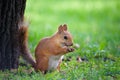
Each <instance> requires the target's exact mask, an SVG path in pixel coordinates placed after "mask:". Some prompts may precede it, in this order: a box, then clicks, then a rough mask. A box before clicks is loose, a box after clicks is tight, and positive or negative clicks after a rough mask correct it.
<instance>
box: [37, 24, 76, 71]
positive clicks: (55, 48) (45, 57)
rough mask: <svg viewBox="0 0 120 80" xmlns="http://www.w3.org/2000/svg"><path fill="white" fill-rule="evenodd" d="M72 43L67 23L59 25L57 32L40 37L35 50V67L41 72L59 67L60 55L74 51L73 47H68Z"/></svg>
mask: <svg viewBox="0 0 120 80" xmlns="http://www.w3.org/2000/svg"><path fill="white" fill-rule="evenodd" d="M65 37H67V39H66V38H65ZM72 45H73V41H72V36H71V34H70V32H69V31H68V30H67V25H63V26H62V25H60V26H59V28H58V31H57V33H55V34H54V35H53V36H51V37H48V38H44V39H42V40H41V41H40V42H39V44H38V45H37V47H36V50H35V58H36V67H35V69H36V70H37V71H38V70H40V71H42V72H43V73H44V72H46V71H48V70H51V69H52V68H54V69H56V68H59V69H60V67H59V65H60V63H61V60H62V58H61V57H62V55H64V54H66V53H68V52H72V51H74V49H73V48H70V47H69V46H72Z"/></svg>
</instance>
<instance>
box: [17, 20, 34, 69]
mask: <svg viewBox="0 0 120 80" xmlns="http://www.w3.org/2000/svg"><path fill="white" fill-rule="evenodd" d="M19 45H20V52H21V56H22V57H23V58H24V59H25V60H26V61H27V62H28V63H29V64H31V65H32V66H33V67H34V66H35V60H34V59H33V57H32V55H31V53H30V51H29V49H28V24H26V23H24V22H22V23H20V25H19Z"/></svg>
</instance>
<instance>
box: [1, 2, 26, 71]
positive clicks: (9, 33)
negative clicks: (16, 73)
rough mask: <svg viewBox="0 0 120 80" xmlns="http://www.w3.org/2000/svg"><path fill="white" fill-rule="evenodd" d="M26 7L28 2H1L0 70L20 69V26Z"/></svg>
mask: <svg viewBox="0 0 120 80" xmlns="http://www.w3.org/2000/svg"><path fill="white" fill-rule="evenodd" d="M25 5H26V0H0V70H5V69H9V70H10V69H17V68H18V64H19V56H20V47H19V34H18V24H19V22H20V21H21V20H22V19H23V16H24V10H25Z"/></svg>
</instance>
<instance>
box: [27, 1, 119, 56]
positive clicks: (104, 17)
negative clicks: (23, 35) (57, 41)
mask: <svg viewBox="0 0 120 80" xmlns="http://www.w3.org/2000/svg"><path fill="white" fill-rule="evenodd" d="M25 17H26V19H27V20H28V21H29V22H30V27H29V45H30V48H31V50H32V52H34V48H35V47H36V44H38V42H39V40H40V39H41V38H43V37H46V36H50V35H52V34H53V33H54V32H56V30H57V28H58V26H59V25H60V24H64V23H66V24H67V25H68V27H69V30H70V32H71V33H72V35H73V37H74V42H75V43H78V44H79V45H80V46H81V47H80V48H81V49H86V48H88V47H95V48H96V51H98V50H106V51H107V52H109V54H114V55H117V56H119V54H120V1H119V0H59V1H58V0H50V1H49V0H35V1H33V0H27V5H26V12H25ZM81 54H82V53H81ZM90 54H91V55H92V53H91V51H90Z"/></svg>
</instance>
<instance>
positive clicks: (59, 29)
mask: <svg viewBox="0 0 120 80" xmlns="http://www.w3.org/2000/svg"><path fill="white" fill-rule="evenodd" d="M62 31H63V26H62V25H60V26H59V27H58V32H60V33H61V32H62Z"/></svg>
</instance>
